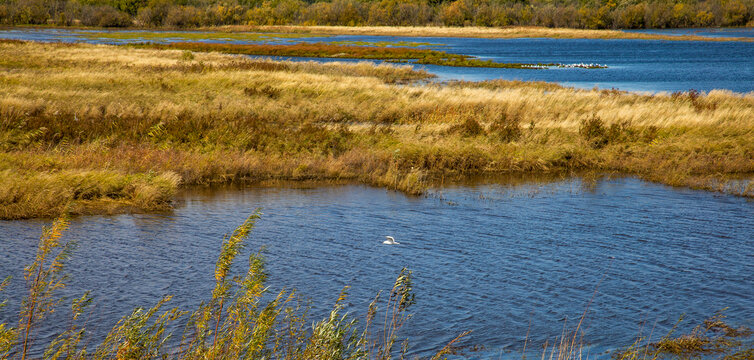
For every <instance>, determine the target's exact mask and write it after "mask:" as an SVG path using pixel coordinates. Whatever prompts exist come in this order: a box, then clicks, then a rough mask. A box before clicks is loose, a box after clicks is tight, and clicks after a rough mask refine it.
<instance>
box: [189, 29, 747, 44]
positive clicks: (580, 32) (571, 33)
mask: <svg viewBox="0 0 754 360" xmlns="http://www.w3.org/2000/svg"><path fill="white" fill-rule="evenodd" d="M203 29H204V30H211V31H220V32H231V33H233V32H272V33H281V34H301V35H306V34H322V35H383V36H410V37H460V38H486V39H515V38H552V39H635V40H670V41H745V42H751V41H754V40H753V39H752V38H745V37H708V36H697V35H681V36H671V35H661V34H645V33H636V32H625V31H620V30H589V29H572V28H551V27H539V26H506V27H481V26H462V27H461V26H305V25H259V26H250V25H225V26H217V27H206V28H203Z"/></svg>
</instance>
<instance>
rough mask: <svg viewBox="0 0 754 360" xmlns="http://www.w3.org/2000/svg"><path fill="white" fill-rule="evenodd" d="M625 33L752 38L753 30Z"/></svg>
mask: <svg viewBox="0 0 754 360" xmlns="http://www.w3.org/2000/svg"><path fill="white" fill-rule="evenodd" d="M624 31H626V32H637V33H645V34H659V35H695V36H708V37H746V38H751V37H754V28H750V27H748V28H746V27H744V28H690V29H642V30H624Z"/></svg>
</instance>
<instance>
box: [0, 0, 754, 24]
mask: <svg viewBox="0 0 754 360" xmlns="http://www.w3.org/2000/svg"><path fill="white" fill-rule="evenodd" d="M0 24H5V25H20V24H53V25H61V26H71V25H83V26H100V27H134V26H137V27H171V28H193V27H200V26H216V25H241V24H242V25H346V26H364V25H392V26H397V25H403V26H424V25H445V26H487V27H499V26H515V25H520V26H544V27H567V28H580V29H643V28H647V29H650V28H683V27H709V26H754V0H705V1H696V0H561V1H558V0H555V1H553V0H330V1H302V0H223V1H217V0H0Z"/></svg>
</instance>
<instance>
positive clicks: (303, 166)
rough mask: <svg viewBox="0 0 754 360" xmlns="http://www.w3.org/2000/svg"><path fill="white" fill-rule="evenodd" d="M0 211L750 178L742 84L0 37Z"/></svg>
mask: <svg viewBox="0 0 754 360" xmlns="http://www.w3.org/2000/svg"><path fill="white" fill-rule="evenodd" d="M0 70H1V72H0V174H2V176H0V218H3V219H17V218H29V217H40V216H54V215H55V214H58V213H60V212H61V211H64V210H66V209H68V211H70V212H72V213H103V212H120V211H125V210H134V211H148V210H158V209H166V208H169V207H170V199H171V196H172V194H173V192H174V191H175V190H176V189H177V188H178V187H180V186H187V185H206V184H212V183H229V182H235V183H252V182H259V181H264V180H275V179H278V180H294V181H295V180H352V181H361V182H364V183H368V184H373V185H377V186H386V187H389V188H394V189H399V190H402V191H405V192H407V193H411V194H419V193H421V192H423V191H424V190H425V189H426V187H427V186H429V185H430V184H431V183H432V182H433V181H434V180H436V179H442V178H444V177H449V176H468V175H480V174H493V173H504V172H512V173H516V172H554V171H575V170H596V171H608V172H610V171H614V172H621V173H629V174H636V175H638V176H640V177H642V178H645V179H648V180H652V181H657V182H661V183H665V184H670V185H675V186H690V187H695V188H702V189H707V190H713V191H724V192H729V193H735V194H739V195H744V196H754V185H751V184H747V183H746V182H740V183H730V182H728V180H730V179H733V178H735V179H741V178H743V179H751V178H752V174H754V142H752V141H751V139H752V137H753V136H754V96H752V95H736V94H733V93H730V92H726V91H713V92H711V93H710V94H698V93H695V92H690V93H683V94H672V95H671V94H666V95H656V96H649V95H637V94H628V93H622V92H618V91H598V90H593V91H586V90H575V89H570V88H563V87H560V86H557V85H554V84H547V83H526V82H506V81H490V82H481V83H476V82H468V83H464V82H459V83H453V84H448V85H421V84H412V81H415V80H418V79H425V78H427V77H428V76H430V75H429V74H426V73H423V72H417V71H414V70H411V69H410V68H407V67H393V66H374V65H371V64H316V63H293V62H272V61H260V60H250V59H247V58H243V57H238V56H230V55H223V54H219V53H200V52H188V51H185V50H180V51H178V50H156V49H136V48H130V47H117V46H105V45H100V46H95V45H84V44H39V43H26V42H17V41H4V42H2V43H0Z"/></svg>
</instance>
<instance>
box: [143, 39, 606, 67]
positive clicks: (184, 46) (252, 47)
mask: <svg viewBox="0 0 754 360" xmlns="http://www.w3.org/2000/svg"><path fill="white" fill-rule="evenodd" d="M130 46H133V47H136V48H141V49H158V50H186V51H200V52H220V53H224V54H242V55H262V56H278V57H291V56H292V57H313V58H350V59H371V60H388V61H394V62H401V61H405V60H416V62H417V63H419V64H432V65H444V66H455V67H487V68H506V69H543V68H548V67H567V66H568V65H564V64H555V63H499V62H494V61H491V60H480V59H477V58H475V57H473V56H468V55H459V54H449V53H446V52H444V51H437V50H428V49H412V48H407V47H384V46H357V45H336V44H327V43H299V44H292V45H267V44H217V43H206V42H176V43H169V44H159V43H142V44H133V45H130ZM582 67H583V68H587V69H598V68H604V67H606V66H599V65H592V66H582Z"/></svg>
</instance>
